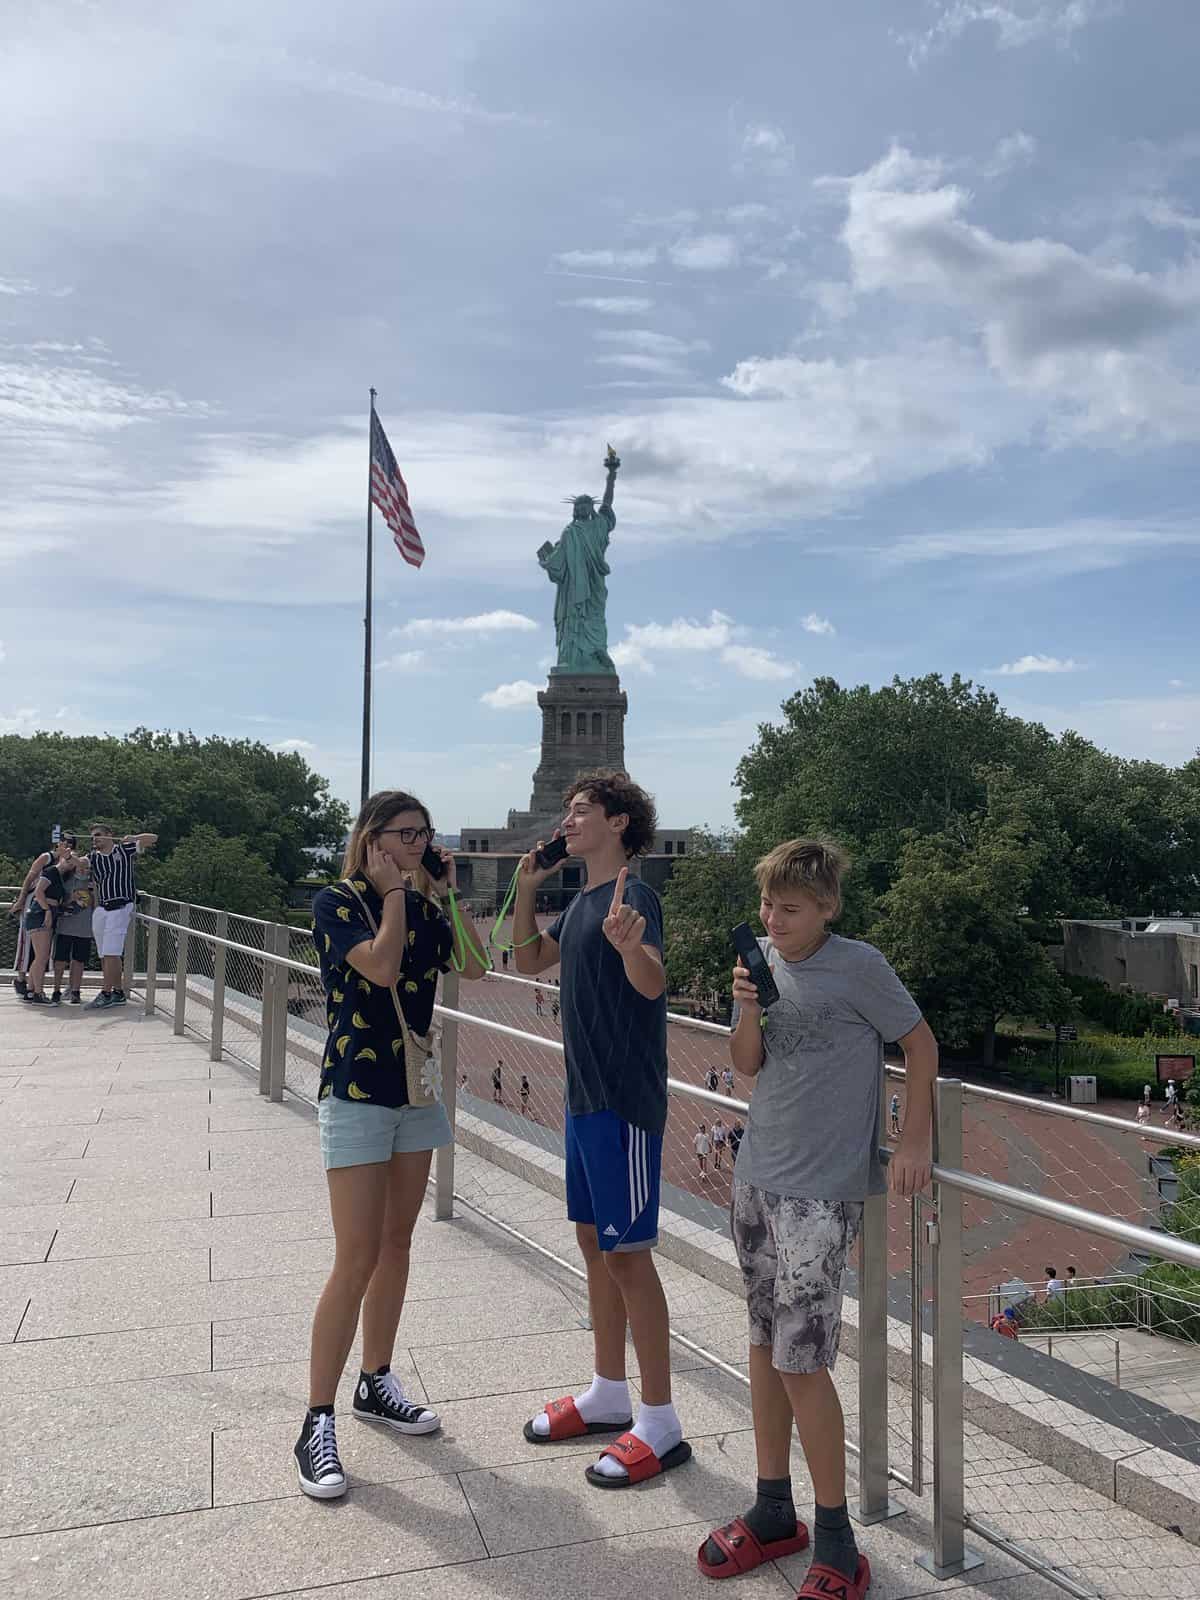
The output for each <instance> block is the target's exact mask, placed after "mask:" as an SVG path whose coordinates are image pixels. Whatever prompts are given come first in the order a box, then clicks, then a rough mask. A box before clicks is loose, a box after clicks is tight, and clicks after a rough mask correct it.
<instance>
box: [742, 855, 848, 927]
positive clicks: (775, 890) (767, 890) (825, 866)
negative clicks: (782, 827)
mask: <svg viewBox="0 0 1200 1600" xmlns="http://www.w3.org/2000/svg"><path fill="white" fill-rule="evenodd" d="M849 870H850V857H849V856H848V855H847V854H846V852H845V851H844V850H843V849H842V847H841V846H840V845H839V844H835V843H834V841H833V840H832V839H789V840H787V842H786V843H785V844H777V845H776V846H775V848H774V850H772V851H771V852H770V853H769V854H768V855H765V856H763V858H762V860H761V861H760V862H759V863H758V864H757V866H756V867H755V868H754V877H755V881H756V882H757V884H758V892H759V893H760V894H785V893H787V892H788V891H789V890H790V891H791V892H792V893H793V894H806V895H808V896H809V897H810V898H811V899H813V900H816V901H818V902H819V903H820V904H821V905H827V906H831V907H832V908H833V910H832V912H831V915H832V916H836V915H837V913H838V912H839V911H840V910H841V909H842V879H843V878H844V877H845V875H846V873H847V872H848V871H849Z"/></svg>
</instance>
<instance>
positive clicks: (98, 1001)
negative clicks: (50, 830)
mask: <svg viewBox="0 0 1200 1600" xmlns="http://www.w3.org/2000/svg"><path fill="white" fill-rule="evenodd" d="M91 838H92V848H91V852H90V854H89V855H88V858H87V859H88V866H89V868H90V870H91V875H92V888H93V891H94V894H95V902H94V906H93V910H92V937H93V938H94V939H95V941H96V954H97V955H98V956H99V957H100V966H101V969H102V974H101V988H100V993H99V994H98V995H97V996H96V998H95V999H94V1000H89V1001H88V1009H89V1010H90V1011H105V1010H107V1009H108V1007H109V1006H123V1005H124V1004H125V972H124V960H125V935H126V934H127V933H128V932H129V924H130V921H131V920H132V918H133V910H134V904H135V902H136V900H137V872H136V863H137V858H138V856H140V855H141V854H142V853H143V852H144V851H146V850H152V849H153V848H154V846H155V845H156V844H157V843H158V835H157V834H156V833H127V834H126V835H125V837H124V838H123V839H120V840H118V839H116V838H115V837H114V836H113V831H112V829H111V828H110V827H109V826H108V824H107V823H103V822H99V823H96V824H95V825H94V826H93V827H92V830H91Z"/></svg>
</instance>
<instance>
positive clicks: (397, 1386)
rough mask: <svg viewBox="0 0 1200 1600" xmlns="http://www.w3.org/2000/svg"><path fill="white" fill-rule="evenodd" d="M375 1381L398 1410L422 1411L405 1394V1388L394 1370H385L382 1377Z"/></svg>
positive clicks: (386, 1398)
mask: <svg viewBox="0 0 1200 1600" xmlns="http://www.w3.org/2000/svg"><path fill="white" fill-rule="evenodd" d="M375 1382H376V1384H377V1385H378V1386H379V1389H380V1391H381V1393H382V1394H383V1397H384V1399H385V1400H387V1401H388V1403H389V1404H390V1405H393V1406H395V1408H396V1410H397V1411H412V1412H417V1413H419V1412H420V1411H421V1407H420V1406H418V1405H417V1404H416V1403H415V1402H414V1401H412V1400H410V1399H409V1398H408V1396H407V1395H406V1394H405V1392H404V1388H403V1386H402V1385H401V1383H400V1380H399V1378H397V1376H396V1374H395V1373H394V1372H385V1373H384V1374H383V1376H382V1377H376V1379H375Z"/></svg>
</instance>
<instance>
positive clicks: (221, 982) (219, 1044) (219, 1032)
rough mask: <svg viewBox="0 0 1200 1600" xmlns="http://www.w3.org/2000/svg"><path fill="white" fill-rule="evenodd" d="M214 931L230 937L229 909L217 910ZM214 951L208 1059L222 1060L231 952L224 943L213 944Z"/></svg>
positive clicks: (219, 937) (219, 934)
mask: <svg viewBox="0 0 1200 1600" xmlns="http://www.w3.org/2000/svg"><path fill="white" fill-rule="evenodd" d="M214 931H215V933H216V935H217V938H218V939H228V937H229V913H228V911H218V912H217V926H216V928H215V930H214ZM212 952H213V992H212V1029H211V1031H210V1034H209V1045H208V1059H209V1060H210V1061H220V1059H221V1057H222V1055H223V1054H224V1049H225V958H226V956H227V955H228V954H229V952H228V950H226V948H225V946H224V945H223V944H215V945H213V947H212Z"/></svg>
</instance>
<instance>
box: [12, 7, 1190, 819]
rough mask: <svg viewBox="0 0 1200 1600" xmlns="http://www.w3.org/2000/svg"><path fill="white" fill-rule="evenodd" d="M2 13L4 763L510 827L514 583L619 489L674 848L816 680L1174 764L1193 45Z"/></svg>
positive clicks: (694, 12)
mask: <svg viewBox="0 0 1200 1600" xmlns="http://www.w3.org/2000/svg"><path fill="white" fill-rule="evenodd" d="M434 10H435V8H432V7H429V6H428V5H425V4H421V5H417V4H414V3H410V0H386V3H383V0H342V3H341V4H340V5H339V6H338V7H336V8H330V7H328V6H326V5H320V6H318V5H316V4H314V3H313V0H287V3H286V4H283V3H282V0H257V3H256V4H255V5H254V6H247V5H245V4H244V3H239V4H237V5H233V4H229V3H228V0H207V3H206V4H205V6H204V7H202V8H200V7H194V6H190V5H182V4H179V3H178V0H166V3H165V4H164V3H158V4H154V5H151V4H149V3H148V0H57V3H56V4H54V5H50V4H46V3H43V0H20V3H19V4H18V3H17V0H0V22H2V24H3V31H4V37H5V41H6V42H5V50H4V52H3V54H2V55H0V138H2V143H3V148H4V149H5V151H6V152H7V153H8V157H9V159H6V161H5V162H4V163H3V164H2V165H0V482H2V484H3V490H2V492H0V731H5V732H9V731H17V732H26V731H31V730H33V729H37V728H51V729H59V730H62V731H64V732H68V733H82V732H101V731H107V732H113V733H121V732H124V731H126V730H128V729H130V728H133V727H136V726H139V725H147V726H151V727H156V728H191V729H193V730H194V731H195V732H197V733H200V734H207V733H220V734H226V735H231V736H244V737H254V738H261V739H262V740H263V741H265V742H266V743H268V744H270V745H272V746H273V747H274V748H276V749H281V750H299V751H300V752H302V754H303V755H304V756H305V758H306V759H307V760H308V761H309V762H310V763H311V764H312V765H313V766H314V767H315V768H317V769H318V770H319V771H320V772H322V773H324V774H325V775H326V776H327V777H328V778H329V779H330V782H331V784H332V786H333V789H334V791H335V792H336V793H338V794H339V795H341V796H343V797H344V798H346V799H347V800H349V801H352V802H353V801H355V800H356V798H357V793H358V764H359V734H360V723H361V652H362V606H363V599H362V590H363V564H364V550H365V500H366V473H367V454H366V451H367V428H366V421H367V408H368V390H369V388H370V387H371V386H372V385H373V386H374V387H375V388H376V389H377V390H378V407H379V413H380V416H381V418H382V420H383V423H384V426H385V427H386V429H387V431H388V435H389V437H390V439H391V443H392V446H393V449H394V450H395V453H396V456H397V458H398V460H399V462H400V465H401V467H402V469H403V471H404V473H405V476H406V478H407V481H408V486H409V491H410V496H411V501H412V506H413V511H414V515H415V517H416V520H417V524H418V526H419V528H420V530H421V534H422V537H423V539H424V542H425V545H426V549H427V552H428V555H427V559H426V561H425V564H424V566H423V567H422V568H421V569H420V570H419V571H417V570H415V569H413V568H411V567H409V566H407V565H406V564H405V563H404V562H402V561H401V560H400V558H399V556H398V555H397V554H396V552H395V550H394V549H393V547H392V546H391V543H390V540H389V538H388V535H387V532H386V529H383V528H381V527H380V526H379V525H378V520H377V530H376V531H377V545H376V612H375V637H376V698H375V765H374V779H375V782H376V784H377V785H379V786H385V785H386V786H389V787H390V786H402V787H405V788H408V789H410V790H412V791H414V792H416V793H418V794H419V795H421V796H422V797H423V798H424V799H425V800H426V801H427V803H428V804H429V805H430V806H431V808H432V810H433V813H434V817H435V821H436V822H437V823H438V825H439V826H440V827H441V828H443V829H444V830H446V831H451V832H453V831H457V830H458V828H459V827H460V826H462V825H464V824H475V825H477V826H479V825H489V824H490V825H493V826H499V825H502V824H503V822H504V819H505V815H506V813H507V811H508V809H509V808H510V807H517V808H524V807H525V806H527V805H528V803H529V792H530V787H531V774H532V771H533V768H534V766H535V765H536V762H537V756H538V749H537V745H538V738H539V734H540V717H539V713H538V711H537V708H536V703H535V700H534V696H535V694H536V690H537V688H538V687H539V686H544V684H545V681H546V673H547V670H548V668H549V666H550V665H551V664H552V663H553V659H554V632H553V620H552V619H553V600H554V591H553V588H552V586H551V585H550V583H549V582H548V580H547V578H546V576H545V574H544V573H543V572H542V571H541V569H540V568H539V567H538V565H537V561H536V557H535V552H536V550H537V548H538V546H539V545H540V544H541V543H542V542H543V541H544V540H545V539H547V538H554V537H556V536H557V533H558V531H559V530H560V529H561V527H562V526H563V524H564V522H565V521H566V520H567V519H568V509H567V507H566V506H565V505H564V504H563V501H564V499H565V498H566V497H568V496H570V495H572V494H577V493H582V492H590V493H592V494H595V495H598V494H599V493H600V491H601V488H602V486H603V470H602V460H603V456H604V450H605V446H606V445H607V444H608V443H609V442H611V443H612V444H613V445H614V447H615V448H616V449H617V450H618V452H619V453H620V456H621V458H622V462H623V466H622V470H621V473H620V476H619V478H618V482H617V491H616V512H617V526H616V530H615V533H614V536H613V541H612V544H611V547H610V551H609V561H610V565H611V568H612V574H611V577H610V579H609V608H608V618H609V637H610V645H611V647H612V650H613V654H614V658H615V659H616V661H617V662H618V665H619V668H620V672H621V679H622V684H623V686H624V688H625V689H626V690H627V692H628V694H629V715H628V719H627V724H626V757H627V764H628V766H629V768H630V770H631V772H632V773H633V775H634V776H635V777H636V778H637V779H638V780H639V781H640V782H642V783H643V784H644V785H645V786H646V787H647V788H649V789H650V790H651V791H652V792H653V793H654V794H655V795H656V797H657V800H658V804H659V811H660V816H661V819H662V821H663V823H664V824H665V825H668V826H672V827H686V826H691V825H695V824H706V825H709V826H713V827H721V826H726V825H728V824H729V822H730V821H731V819H732V816H733V806H734V802H735V799H736V789H735V788H734V787H733V777H734V771H735V768H736V765H737V761H738V759H739V757H740V756H741V755H742V754H744V752H745V751H746V750H747V748H748V747H749V746H750V744H751V743H752V742H753V740H754V738H755V736H756V731H757V729H758V727H759V725H760V724H761V723H763V722H766V721H772V720H777V719H778V717H779V714H780V713H779V707H780V704H781V702H782V701H783V700H784V699H786V698H787V697H788V696H789V695H791V694H792V693H794V692H796V691H797V690H798V689H801V688H803V687H804V686H805V685H806V684H808V683H810V682H811V681H812V679H813V678H814V677H816V676H832V677H834V678H836V679H837V680H838V681H839V682H841V683H844V684H858V683H869V684H872V685H879V684H882V683H886V682H887V681H889V680H890V679H891V677H892V676H893V675H894V674H899V675H901V676H902V677H912V676H916V675H919V674H924V673H927V672H942V673H945V674H950V673H952V672H959V673H962V674H963V675H964V676H967V677H969V678H971V679H972V680H974V681H975V682H977V683H981V684H984V685H986V686H987V687H988V688H989V689H992V690H994V691H995V693H996V694H997V695H998V696H999V697H1000V699H1001V701H1002V702H1003V704H1004V705H1005V706H1006V707H1008V708H1009V709H1010V710H1012V711H1013V712H1015V713H1017V714H1018V715H1021V716H1026V717H1032V718H1036V719H1038V720H1040V721H1043V722H1045V723H1046V725H1047V726H1049V727H1050V728H1052V729H1054V730H1055V731H1061V730H1063V729H1066V728H1074V729H1077V730H1078V731H1079V732H1081V733H1082V734H1084V735H1085V736H1087V737H1088V738H1091V739H1093V740H1095V741H1097V742H1098V743H1100V744H1102V745H1104V746H1105V747H1107V748H1109V749H1112V750H1114V751H1117V752H1119V753H1121V754H1124V755H1128V756H1135V757H1148V758H1152V759H1155V760H1159V761H1164V762H1168V763H1173V764H1174V763H1179V762H1182V761H1185V760H1188V759H1189V758H1190V757H1191V756H1192V755H1193V754H1194V753H1195V751H1196V746H1197V739H1198V734H1197V729H1198V728H1200V653H1198V644H1197V630H1196V620H1197V598H1198V593H1200V591H1198V588H1197V579H1198V578H1200V563H1198V559H1197V558H1198V556H1200V509H1198V507H1200V492H1198V491H1200V461H1198V456H1197V445H1198V443H1200V370H1198V368H1200V112H1198V111H1197V109H1196V99H1195V71H1194V69H1195V63H1196V61H1197V59H1200V8H1198V7H1196V6H1195V4H1194V0H1138V3H1136V4H1135V3H1134V0H1125V3H1121V0H840V3H839V4H838V5H837V6H799V5H796V4H795V3H794V0H740V3H739V4H738V5H737V6H736V7H734V6H731V5H720V6H715V5H714V6H701V7H692V8H686V9H681V8H680V6H679V5H678V4H677V3H674V0H671V3H667V0H610V3H609V4H607V5H606V6H604V7H603V8H601V9H597V8H592V7H588V8H584V7H582V6H576V5H563V6H556V7H547V6H545V5H542V4H537V3H535V0H458V3H456V4H455V5H454V6H452V7H443V8H440V12H441V14H440V15H434V14H433V12H434Z"/></svg>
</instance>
